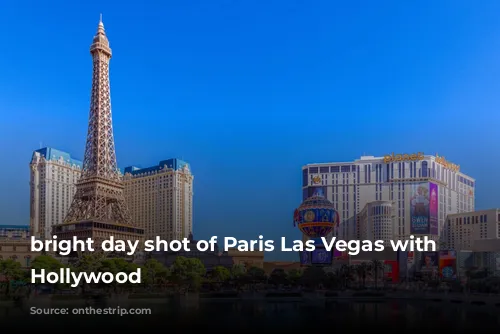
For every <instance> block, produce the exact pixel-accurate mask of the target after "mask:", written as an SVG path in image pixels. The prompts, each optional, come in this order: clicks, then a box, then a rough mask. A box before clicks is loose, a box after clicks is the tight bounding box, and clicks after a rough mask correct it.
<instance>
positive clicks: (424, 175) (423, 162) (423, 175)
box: [422, 161, 428, 177]
mask: <svg viewBox="0 0 500 334" xmlns="http://www.w3.org/2000/svg"><path fill="white" fill-rule="evenodd" d="M427 168H428V167H427V161H422V177H427V171H428V170H427Z"/></svg>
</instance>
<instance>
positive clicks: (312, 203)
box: [298, 195, 335, 210]
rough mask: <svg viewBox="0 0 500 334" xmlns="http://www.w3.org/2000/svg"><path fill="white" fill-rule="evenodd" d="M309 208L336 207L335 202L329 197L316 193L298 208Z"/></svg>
mask: <svg viewBox="0 0 500 334" xmlns="http://www.w3.org/2000/svg"><path fill="white" fill-rule="evenodd" d="M307 209H334V210H335V207H334V206H333V203H332V202H330V201H329V200H328V199H327V198H325V197H323V196H320V195H315V196H311V197H309V198H308V199H306V200H305V201H304V202H302V204H301V205H300V206H299V207H298V210H307Z"/></svg>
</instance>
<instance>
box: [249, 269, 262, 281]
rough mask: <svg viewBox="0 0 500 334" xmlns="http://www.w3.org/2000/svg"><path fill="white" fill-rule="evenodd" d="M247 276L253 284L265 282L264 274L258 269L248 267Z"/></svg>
mask: <svg viewBox="0 0 500 334" xmlns="http://www.w3.org/2000/svg"><path fill="white" fill-rule="evenodd" d="M247 276H248V278H249V279H250V281H251V282H253V283H259V282H263V281H265V280H266V272H265V271H264V269H262V268H259V267H250V268H249V269H248V270H247Z"/></svg>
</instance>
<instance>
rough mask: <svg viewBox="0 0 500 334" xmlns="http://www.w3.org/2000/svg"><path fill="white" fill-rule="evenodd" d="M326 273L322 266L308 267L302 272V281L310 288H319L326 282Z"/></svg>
mask: <svg viewBox="0 0 500 334" xmlns="http://www.w3.org/2000/svg"><path fill="white" fill-rule="evenodd" d="M326 278H327V276H326V273H325V271H324V270H323V268H320V267H308V268H306V270H304V273H303V274H302V279H301V282H302V284H304V285H305V286H307V287H309V288H313V289H315V288H317V287H318V286H319V285H320V284H322V283H325V281H326Z"/></svg>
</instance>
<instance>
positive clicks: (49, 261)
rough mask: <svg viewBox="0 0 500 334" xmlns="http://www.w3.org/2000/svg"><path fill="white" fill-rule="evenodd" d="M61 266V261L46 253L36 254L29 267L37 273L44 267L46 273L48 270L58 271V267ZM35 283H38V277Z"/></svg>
mask: <svg viewBox="0 0 500 334" xmlns="http://www.w3.org/2000/svg"><path fill="white" fill-rule="evenodd" d="M60 268H63V265H62V263H61V262H60V261H59V260H57V259H56V258H53V257H52V256H48V255H40V256H37V257H36V258H35V259H34V260H33V262H31V269H35V270H36V272H37V273H40V270H42V269H44V270H45V272H46V273H49V272H59V269H60ZM35 284H40V279H39V278H38V279H37V280H36V282H35Z"/></svg>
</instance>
